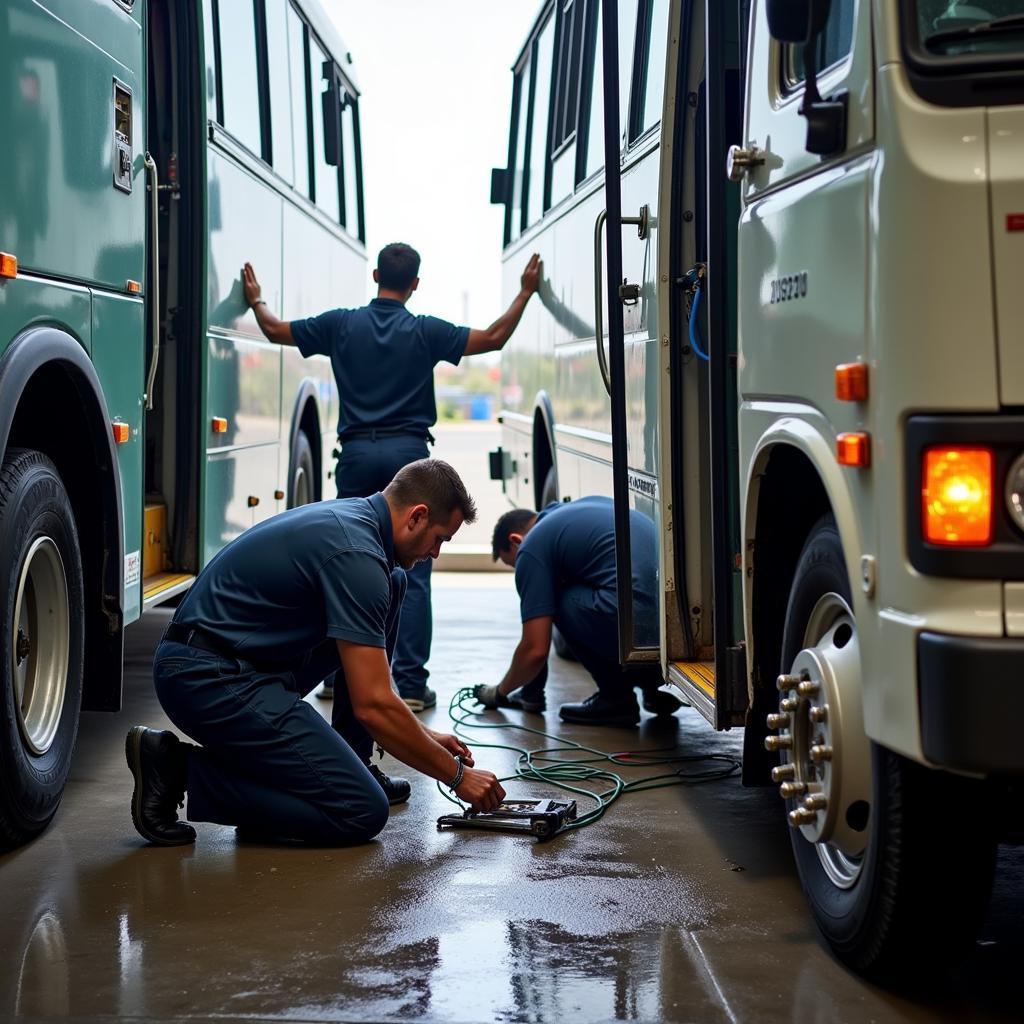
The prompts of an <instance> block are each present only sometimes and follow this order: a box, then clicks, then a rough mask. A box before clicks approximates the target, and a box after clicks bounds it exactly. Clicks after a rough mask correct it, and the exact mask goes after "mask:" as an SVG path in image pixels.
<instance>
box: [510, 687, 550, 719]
mask: <svg viewBox="0 0 1024 1024" xmlns="http://www.w3.org/2000/svg"><path fill="white" fill-rule="evenodd" d="M505 700H506V701H507V702H508V706H509V707H510V708H518V709H519V710H520V711H534V712H537V713H538V714H539V713H540V712H541V711H544V710H545V709H546V708H547V706H548V705H547V701H545V699H544V687H543V686H535V685H534V684H533V683H527V684H526V685H525V686H521V687H520V688H519V689H518V690H516V691H515V692H513V693H510V694H509V695H508V696H507V697H506V698H505Z"/></svg>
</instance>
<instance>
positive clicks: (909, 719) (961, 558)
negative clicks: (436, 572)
mask: <svg viewBox="0 0 1024 1024" xmlns="http://www.w3.org/2000/svg"><path fill="white" fill-rule="evenodd" d="M1022 25H1024V3H1022V2H1021V0H980V2H979V3H976V4H975V3H972V4H970V5H967V4H962V3H957V2H949V0H907V2H897V0H876V2H874V3H870V2H868V0H831V2H829V0H603V3H600V2H597V0H550V2H547V3H544V4H543V5H542V7H541V10H540V13H539V15H538V18H537V21H536V23H535V25H534V27H533V30H532V32H531V34H530V37H529V39H528V40H527V42H526V45H525V46H524V47H523V49H522V52H521V53H520V55H519V58H518V59H517V61H516V63H515V65H514V68H513V74H514V79H515V87H514V98H513V104H512V110H511V124H510V134H509V146H508V155H507V163H506V165H505V166H504V167H502V168H498V169H496V170H495V171H494V172H493V174H492V180H491V198H492V200H493V201H495V202H498V203H501V204H503V205H504V208H505V222H504V257H503V258H504V261H505V272H504V281H505V289H506V291H507V292H508V293H509V294H512V293H513V292H514V290H515V288H516V287H517V285H516V281H517V278H516V268H517V267H518V266H519V264H520V263H521V262H522V254H523V252H525V251H533V250H536V251H538V252H540V254H541V256H542V258H543V260H544V281H543V282H542V286H541V292H540V296H541V300H542V301H541V302H540V303H537V304H535V305H531V307H529V308H528V310H527V312H526V316H525V317H524V322H523V326H522V327H521V328H520V330H519V331H518V332H517V334H516V336H515V338H514V339H513V341H512V342H511V344H510V345H509V346H508V348H507V349H506V354H505V355H504V357H503V371H502V372H503V409H502V412H501V421H502V444H501V447H500V448H499V449H498V451H496V452H493V453H492V455H491V469H492V476H494V477H496V478H500V479H501V480H502V481H503V486H504V489H505V491H506V494H507V495H508V497H509V499H510V500H511V501H512V502H514V503H515V504H518V505H522V506H527V507H535V508H541V507H543V506H544V505H545V504H547V503H548V502H550V501H552V500H571V499H572V498H575V497H578V496H581V495H586V494H592V493H605V494H610V495H613V496H614V498H615V506H616V516H617V537H616V544H617V548H616V559H617V568H618V600H619V631H620V636H619V647H620V655H621V660H622V662H623V664H624V665H626V664H630V663H633V662H643V661H648V662H658V663H660V665H661V669H662V673H663V676H664V680H665V686H666V687H668V688H669V689H670V690H673V691H674V692H676V693H677V695H679V696H681V697H683V698H684V699H685V700H686V701H687V702H688V703H690V704H691V705H692V706H693V707H694V708H695V709H696V710H697V711H698V712H699V713H700V714H701V715H703V716H704V718H706V719H707V720H708V722H709V723H710V724H711V726H713V727H714V728H716V729H730V728H734V727H743V728H744V734H743V781H744V783H746V784H748V785H774V786H776V787H778V790H779V794H780V796H781V798H782V799H781V800H780V801H779V813H780V815H784V816H785V820H786V821H787V823H788V825H789V826H790V834H791V839H792V847H793V854H794V860H795V864H796V870H797V873H798V876H799V878H800V882H801V885H802V888H803V891H804V894H805V896H806V899H807V903H808V906H809V909H810V911H811V914H812V916H813V918H814V920H815V922H816V924H817V926H818V928H819V929H820V931H821V932H822V934H823V936H824V938H825V940H826V941H827V943H828V944H829V946H830V947H831V948H832V949H833V951H834V952H835V953H836V955H837V956H838V957H840V958H841V959H842V960H843V961H844V962H846V963H847V964H849V965H850V966H851V967H852V968H854V969H855V970H858V971H862V972H864V973H866V974H871V975H876V976H879V977H892V976H893V975H899V974H900V973H901V972H909V971H910V970H912V969H914V967H918V968H924V969H929V968H930V969H934V967H935V966H936V965H938V964H941V963H943V962H948V961H949V960H951V959H953V958H954V957H955V956H956V955H958V954H959V953H960V952H961V951H963V950H964V949H965V948H967V947H968V945H969V943H970V941H971V939H972V938H973V936H974V935H975V934H976V931H977V928H978V927H979V926H980V923H981V921H982V919H983V916H984V912H985V908H986V906H987V902H988V898H989V893H990V890H991V885H992V881H993V876H994V866H995V859H996V850H997V846H998V844H999V843H1000V842H1018V841H1020V838H1021V836H1022V834H1024V829H1022V827H1021V826H1022V822H1021V807H1020V802H1019V800H1017V799H1016V798H1015V797H1014V795H1013V794H1014V793H1016V792H1018V788H1017V787H1019V785H1020V781H1021V777H1022V774H1024V745H1022V744H1021V743H1020V741H1019V735H1018V734H1019V731H1020V729H1021V727H1022V726H1024V689H1022V687H1021V685H1020V680H1019V676H1020V674H1021V670H1022V667H1024V639H1022V637H1024V625H1022V623H1024V614H1022V609H1024V603H1022V602H1024V596H1022V595H1024V418H1022V416H1021V415H1020V410H1021V408H1022V407H1024V392H1022V387H1024V383H1022V382H1024V372H1022V370H1024V366H1022V363H1021V359H1022V356H1021V352H1022V351H1024V350H1022V348H1021V344H1020V340H1021V338H1020V326H1019V324H1020V319H1021V318H1020V313H1021V302H1022V299H1021V291H1020V289H1019V288H1018V287H1017V286H1016V280H1015V275H1016V272H1017V271H1018V270H1019V267H1020V266H1021V265H1022V261H1024V248H1022V246H1024V233H1022V232H1024V212H1022V211H1024V171H1022V167H1024V164H1022V163H1021V160H1020V159H1019V157H1020V149H1019V139H1020V138H1021V134H1022V132H1024V73H1022V71H1021V68H1022V67H1024V63H1022V56H1024V32H1022V29H1021V26H1022ZM630 509H637V510H639V511H641V512H643V513H645V514H646V515H648V516H650V517H651V518H652V519H653V520H654V521H655V522H656V524H657V526H658V530H659V536H660V554H659V558H660V564H659V585H660V590H661V614H660V636H659V639H658V643H657V645H656V646H651V645H649V643H648V645H645V644H644V643H643V642H642V640H643V638H641V637H638V636H636V635H634V634H635V631H634V623H633V616H632V601H631V577H632V571H631V543H630V534H629V512H630Z"/></svg>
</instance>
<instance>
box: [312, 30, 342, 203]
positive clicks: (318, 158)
mask: <svg viewBox="0 0 1024 1024" xmlns="http://www.w3.org/2000/svg"><path fill="white" fill-rule="evenodd" d="M325 64H326V65H327V74H328V75H333V74H334V64H333V63H328V61H327V55H326V54H325V53H324V51H323V50H321V49H320V47H319V45H318V44H317V43H316V42H315V41H314V40H313V39H310V40H309V72H310V78H311V80H312V84H313V173H314V178H313V192H314V196H315V199H316V205H317V206H319V207H320V209H321V210H323V211H324V213H326V214H327V216H328V217H330V218H331V220H333V221H335V222H340V221H341V209H340V207H339V204H338V168H337V167H332V166H331V165H330V164H329V163H328V162H327V150H326V147H325V144H324V115H323V104H322V102H321V100H320V97H321V96H322V95H323V93H325V92H326V91H327V90H328V88H329V87H330V79H329V78H325V77H324V65H325Z"/></svg>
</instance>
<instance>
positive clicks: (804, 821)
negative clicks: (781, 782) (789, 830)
mask: <svg viewBox="0 0 1024 1024" xmlns="http://www.w3.org/2000/svg"><path fill="white" fill-rule="evenodd" d="M787 817H788V818H789V823H790V825H791V826H792V827H793V828H799V827H800V826H801V825H811V824H813V823H814V822H815V821H817V818H818V816H817V815H816V814H815V813H814V811H809V810H807V808H806V807H798V808H797V809H796V810H795V811H790V812H789V814H788V815H787Z"/></svg>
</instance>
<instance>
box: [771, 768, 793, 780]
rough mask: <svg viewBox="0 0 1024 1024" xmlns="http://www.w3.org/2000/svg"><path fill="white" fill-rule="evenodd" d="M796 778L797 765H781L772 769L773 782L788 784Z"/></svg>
mask: <svg viewBox="0 0 1024 1024" xmlns="http://www.w3.org/2000/svg"><path fill="white" fill-rule="evenodd" d="M795 777H796V765H794V764H780V765H776V767H774V768H773V769H772V782H787V781H788V780H789V779H792V778H795Z"/></svg>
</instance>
